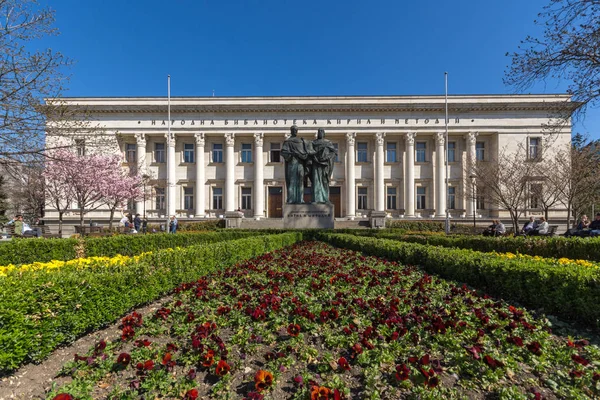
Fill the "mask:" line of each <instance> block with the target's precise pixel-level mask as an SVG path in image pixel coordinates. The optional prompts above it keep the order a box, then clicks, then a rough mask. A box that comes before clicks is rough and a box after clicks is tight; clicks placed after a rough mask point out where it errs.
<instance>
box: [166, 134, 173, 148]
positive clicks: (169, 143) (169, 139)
mask: <svg viewBox="0 0 600 400" xmlns="http://www.w3.org/2000/svg"><path fill="white" fill-rule="evenodd" d="M165 139H167V146H169V147H175V134H174V133H173V132H171V133H165Z"/></svg>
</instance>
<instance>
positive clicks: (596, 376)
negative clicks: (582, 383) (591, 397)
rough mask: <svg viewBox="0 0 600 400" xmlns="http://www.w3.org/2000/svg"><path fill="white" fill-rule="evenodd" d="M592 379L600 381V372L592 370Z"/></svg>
mask: <svg viewBox="0 0 600 400" xmlns="http://www.w3.org/2000/svg"><path fill="white" fill-rule="evenodd" d="M592 379H593V380H594V382H598V381H600V373H598V372H594V374H593V375H592Z"/></svg>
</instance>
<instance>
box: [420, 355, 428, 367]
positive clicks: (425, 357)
mask: <svg viewBox="0 0 600 400" xmlns="http://www.w3.org/2000/svg"><path fill="white" fill-rule="evenodd" d="M419 362H420V363H421V365H428V364H429V354H425V355H424V356H423V357H421V360H420V361H419Z"/></svg>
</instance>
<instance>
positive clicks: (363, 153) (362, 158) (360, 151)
mask: <svg viewBox="0 0 600 400" xmlns="http://www.w3.org/2000/svg"><path fill="white" fill-rule="evenodd" d="M367 149H368V146H367V143H366V142H358V143H356V162H367Z"/></svg>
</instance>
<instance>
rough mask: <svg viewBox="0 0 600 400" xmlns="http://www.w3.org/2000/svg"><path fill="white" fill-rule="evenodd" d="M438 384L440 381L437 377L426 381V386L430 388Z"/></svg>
mask: <svg viewBox="0 0 600 400" xmlns="http://www.w3.org/2000/svg"><path fill="white" fill-rule="evenodd" d="M439 383H440V379H439V378H438V377H437V376H432V377H431V378H429V379H428V380H427V386H429V387H430V388H432V389H433V388H434V387H436V386H437V385H438V384H439Z"/></svg>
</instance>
